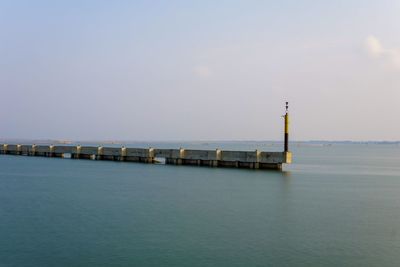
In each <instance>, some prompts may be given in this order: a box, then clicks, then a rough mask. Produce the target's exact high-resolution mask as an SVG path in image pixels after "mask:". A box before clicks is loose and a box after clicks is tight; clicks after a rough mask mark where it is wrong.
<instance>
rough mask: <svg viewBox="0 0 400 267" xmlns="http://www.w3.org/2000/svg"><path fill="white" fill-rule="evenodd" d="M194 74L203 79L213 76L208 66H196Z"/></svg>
mask: <svg viewBox="0 0 400 267" xmlns="http://www.w3.org/2000/svg"><path fill="white" fill-rule="evenodd" d="M193 72H194V74H195V75H196V76H198V77H201V78H207V77H210V76H211V71H210V68H209V67H207V66H196V67H194V69H193Z"/></svg>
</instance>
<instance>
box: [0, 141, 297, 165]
mask: <svg viewBox="0 0 400 267" xmlns="http://www.w3.org/2000/svg"><path fill="white" fill-rule="evenodd" d="M0 154H9V155H24V156H42V157H60V158H64V157H68V158H72V159H92V160H113V161H129V162H142V163H156V162H157V159H165V164H174V165H193V166H209V167H233V168H248V169H275V170H281V169H282V164H288V163H291V161H292V154H291V152H288V151H286V152H285V151H284V152H264V151H259V150H256V151H230V150H220V149H216V150H193V149H184V148H180V149H158V148H126V147H103V146H98V147H97V146H80V145H78V146H60V145H50V146H46V145H35V144H33V145H27V144H0Z"/></svg>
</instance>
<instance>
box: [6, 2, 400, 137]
mask: <svg viewBox="0 0 400 267" xmlns="http://www.w3.org/2000/svg"><path fill="white" fill-rule="evenodd" d="M399 14H400V1H394V0H392V1H389V0H380V1H371V0H363V1H361V0H360V1H358V0H355V1H352V0H347V1H342V0H337V1H295V0H293V1H288V0H282V1H255V0H243V1H235V0H229V1H228V0H221V1H215V0H213V1H210V0H201V1H175V0H168V1H167V0H166V1H157V0H156V1H133V0H132V1H101V0H98V1H89V0H80V1H73V0H69V1H50V0H49V1H44V0H37V1H20V0H13V1H1V0H0V138H27V139H63V140H64V139H66V140H138V141H140V140H158V141H159V140H165V141H169V140H174V141H176V140H282V139H283V119H282V117H281V116H282V115H283V114H284V112H285V110H284V103H285V101H289V103H290V108H289V110H290V123H291V124H290V138H291V139H292V140H354V141H366V140H400V119H399V116H400V16H399Z"/></svg>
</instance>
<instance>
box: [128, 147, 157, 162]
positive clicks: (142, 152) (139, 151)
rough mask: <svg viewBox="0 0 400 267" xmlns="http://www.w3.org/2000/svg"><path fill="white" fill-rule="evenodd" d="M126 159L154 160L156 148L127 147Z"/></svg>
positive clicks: (136, 160)
mask: <svg viewBox="0 0 400 267" xmlns="http://www.w3.org/2000/svg"><path fill="white" fill-rule="evenodd" d="M124 160H125V161H133V162H144V163H152V162H154V149H153V148H126V149H125V156H124Z"/></svg>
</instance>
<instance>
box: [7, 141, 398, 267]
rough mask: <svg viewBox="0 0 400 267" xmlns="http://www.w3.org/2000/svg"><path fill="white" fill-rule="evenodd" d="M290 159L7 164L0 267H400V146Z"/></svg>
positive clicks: (305, 148)
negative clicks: (235, 164)
mask: <svg viewBox="0 0 400 267" xmlns="http://www.w3.org/2000/svg"><path fill="white" fill-rule="evenodd" d="M114 145H115V146H118V144H114ZM124 145H125V146H128V147H150V146H151V147H161V148H179V147H184V148H204V149H216V148H220V149H231V150H236V149H241V150H250V151H253V150H255V149H259V150H264V151H279V150H282V144H281V143H275V142H240V141H237V142H181V143H179V142H174V143H172V142H153V143H149V142H147V143H145V142H137V143H126V144H124ZM290 149H291V151H292V153H293V163H292V164H290V165H284V167H283V171H272V170H271V171H268V170H249V169H231V168H210V167H194V166H174V165H163V164H144V163H128V162H113V161H96V160H76V159H61V158H44V157H29V156H12V155H0V266H1V267H6V266H7V267H8V266H38V267H41V266H65V267H73V266H96V267H99V266H154V267H168V266H171V267H172V266H174V267H177V266H193V267H195V266H220V267H224V266H227V267H234V266H246V267H251V266H400V144H399V143H351V142H349V143H325V142H324V143H318V142H315V143H313V142H303V143H302V142H298V143H293V144H291V147H290Z"/></svg>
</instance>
